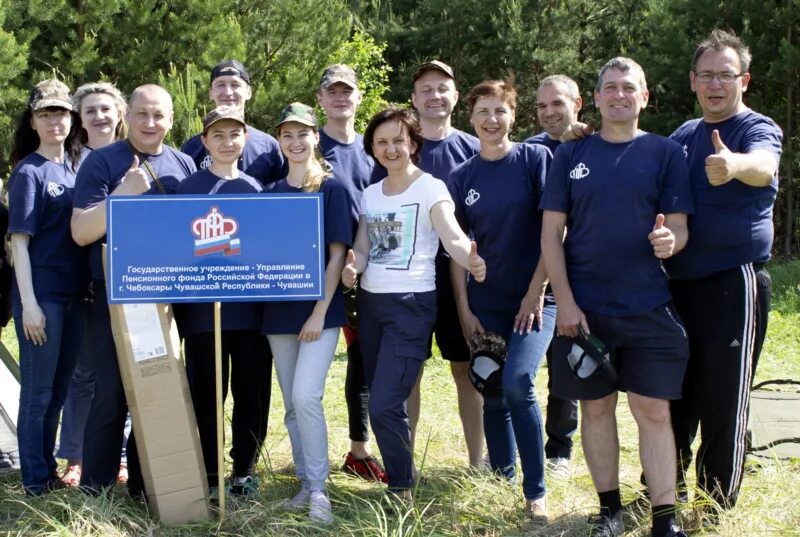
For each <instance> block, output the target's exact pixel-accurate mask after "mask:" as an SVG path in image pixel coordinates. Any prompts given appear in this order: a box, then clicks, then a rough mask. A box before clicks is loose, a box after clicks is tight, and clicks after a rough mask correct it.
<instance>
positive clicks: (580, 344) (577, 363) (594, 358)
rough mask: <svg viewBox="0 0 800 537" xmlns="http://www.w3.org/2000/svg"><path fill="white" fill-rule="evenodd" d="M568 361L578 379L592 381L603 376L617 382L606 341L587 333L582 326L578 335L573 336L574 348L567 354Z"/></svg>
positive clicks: (607, 379) (609, 380) (614, 382)
mask: <svg viewBox="0 0 800 537" xmlns="http://www.w3.org/2000/svg"><path fill="white" fill-rule="evenodd" d="M567 362H568V363H569V368H570V370H571V371H572V374H573V375H575V377H576V378H577V379H578V380H581V381H583V382H591V381H592V380H594V379H596V378H598V377H600V376H603V377H604V378H605V381H606V382H611V383H613V384H616V383H617V372H616V371H615V370H614V366H613V365H612V363H611V359H610V356H609V352H608V348H607V347H606V345H605V343H603V342H602V341H600V340H599V339H598V338H596V337H595V336H593V335H591V334H586V333H585V332H584V331H583V329H582V328H580V329H579V330H578V335H577V336H575V337H574V338H572V348H571V349H570V352H569V354H568V355H567Z"/></svg>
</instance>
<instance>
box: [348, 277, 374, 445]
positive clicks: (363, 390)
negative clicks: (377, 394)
mask: <svg viewBox="0 0 800 537" xmlns="http://www.w3.org/2000/svg"><path fill="white" fill-rule="evenodd" d="M344 307H345V314H346V316H347V325H346V326H345V327H343V328H342V330H343V332H344V336H345V341H346V343H347V372H346V373H345V377H344V400H345V402H346V403H347V426H348V429H349V436H350V440H351V441H353V442H366V441H367V440H369V387H368V386H367V377H366V375H365V374H364V361H363V358H362V356H361V342H360V341H359V339H358V327H357V325H358V317H357V309H358V288H357V287H354V288H353V289H349V290H347V291H345V294H344Z"/></svg>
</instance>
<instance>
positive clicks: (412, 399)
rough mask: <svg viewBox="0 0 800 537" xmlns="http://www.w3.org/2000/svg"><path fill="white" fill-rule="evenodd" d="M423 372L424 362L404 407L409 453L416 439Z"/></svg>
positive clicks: (412, 450) (412, 451)
mask: <svg viewBox="0 0 800 537" xmlns="http://www.w3.org/2000/svg"><path fill="white" fill-rule="evenodd" d="M423 371H425V362H422V365H421V366H420V368H419V375H418V376H417V383H416V384H414V387H413V388H412V389H411V395H409V396H408V399H407V400H406V407H407V410H408V427H409V428H410V429H411V453H414V444H415V442H416V439H417V423H418V422H419V409H420V406H421V403H422V395H421V394H420V386H421V385H422V372H423Z"/></svg>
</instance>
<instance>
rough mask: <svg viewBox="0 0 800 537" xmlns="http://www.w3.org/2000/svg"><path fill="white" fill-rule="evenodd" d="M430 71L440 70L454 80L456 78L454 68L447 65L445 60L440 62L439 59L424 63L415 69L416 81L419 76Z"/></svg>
mask: <svg viewBox="0 0 800 537" xmlns="http://www.w3.org/2000/svg"><path fill="white" fill-rule="evenodd" d="M428 71H439V72H440V73H444V74H446V75H447V76H449V77H450V78H452V79H453V80H455V78H456V77H455V76H453V68H452V67H450V66H449V65H447V64H446V63H444V62H440V61H439V60H433V61H430V62H426V63H423V64H422V65H420V66H419V67H417V70H416V71H414V82H416V81H417V79H418V78H419V77H421V76H422V75H424V74H425V73H427V72H428Z"/></svg>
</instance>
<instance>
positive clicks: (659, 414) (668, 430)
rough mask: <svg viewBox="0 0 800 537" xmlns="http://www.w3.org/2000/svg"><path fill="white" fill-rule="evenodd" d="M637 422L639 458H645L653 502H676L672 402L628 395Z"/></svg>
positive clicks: (642, 459) (651, 501)
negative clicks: (670, 408) (670, 407)
mask: <svg viewBox="0 0 800 537" xmlns="http://www.w3.org/2000/svg"><path fill="white" fill-rule="evenodd" d="M628 406H630V408H631V412H632V413H633V417H634V419H635V420H636V424H637V425H638V426H639V457H640V459H641V461H642V468H643V469H644V476H645V479H647V488H648V491H649V493H650V503H651V504H653V505H670V504H674V503H675V473H676V461H675V438H674V436H673V434H672V424H671V423H670V415H669V401H666V400H663V399H653V398H651V397H645V396H644V395H638V394H635V393H629V394H628Z"/></svg>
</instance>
